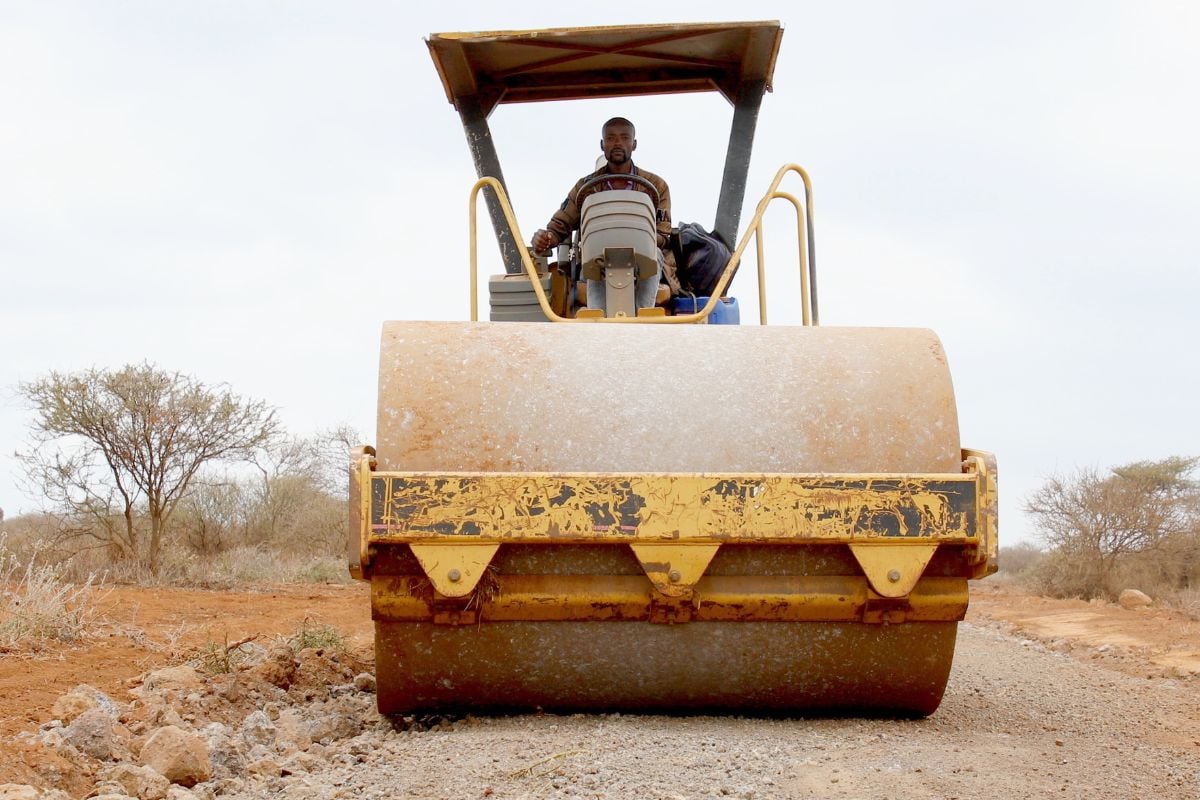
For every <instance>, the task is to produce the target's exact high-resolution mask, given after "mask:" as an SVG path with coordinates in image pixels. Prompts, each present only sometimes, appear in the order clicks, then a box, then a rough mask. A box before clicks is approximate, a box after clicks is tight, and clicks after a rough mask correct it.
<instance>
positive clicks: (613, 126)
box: [600, 117, 637, 171]
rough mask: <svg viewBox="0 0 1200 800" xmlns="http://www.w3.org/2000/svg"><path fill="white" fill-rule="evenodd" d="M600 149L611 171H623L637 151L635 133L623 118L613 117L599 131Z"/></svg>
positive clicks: (630, 124) (628, 122)
mask: <svg viewBox="0 0 1200 800" xmlns="http://www.w3.org/2000/svg"><path fill="white" fill-rule="evenodd" d="M600 132H601V136H602V138H601V139H600V149H601V150H603V151H604V158H605V159H606V160H607V161H608V166H609V167H610V168H612V169H620V170H622V171H623V170H624V169H625V168H626V167H627V165H628V164H629V162H630V160H631V159H632V158H633V151H634V150H636V149H637V131H636V130H635V129H634V127H633V123H632V122H630V121H629V120H627V119H625V118H624V117H613V118H612V119H610V120H609V121H608V122H606V123H604V127H603V128H601V130H600Z"/></svg>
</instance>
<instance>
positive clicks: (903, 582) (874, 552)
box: [850, 544, 938, 598]
mask: <svg viewBox="0 0 1200 800" xmlns="http://www.w3.org/2000/svg"><path fill="white" fill-rule="evenodd" d="M937 548H938V546H937V545H936V544H912V545H903V544H882V545H881V544H852V545H850V552H852V553H854V558H855V560H857V561H858V565H859V566H860V567H862V571H863V573H864V574H865V575H866V576H867V582H868V583H870V584H871V588H872V589H874V590H875V592H876V593H877V594H879V595H880V596H882V597H888V598H897V597H904V596H905V595H907V594H909V593H910V592H911V591H912V590H913V587H914V586H916V585H917V581H919V580H920V579H921V573H922V572H924V571H925V567H926V565H928V564H929V559H931V558H933V554H934V553H935V552H936V551H937Z"/></svg>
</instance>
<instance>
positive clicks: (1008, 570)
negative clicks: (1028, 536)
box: [1000, 542, 1046, 578]
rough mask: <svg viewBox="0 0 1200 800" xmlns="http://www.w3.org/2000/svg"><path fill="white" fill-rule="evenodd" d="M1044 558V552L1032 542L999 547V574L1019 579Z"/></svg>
mask: <svg viewBox="0 0 1200 800" xmlns="http://www.w3.org/2000/svg"><path fill="white" fill-rule="evenodd" d="M1045 557H1046V552H1045V551H1044V550H1042V548H1040V547H1038V546H1037V544H1035V543H1033V542H1017V543H1016V544H1011V545H1001V547H1000V572H1001V573H1002V574H1004V575H1007V576H1009V577H1013V578H1019V577H1021V576H1022V575H1024V574H1026V573H1028V572H1029V570H1031V569H1032V568H1033V567H1034V566H1035V565H1036V564H1037V563H1038V562H1039V561H1041V560H1042V559H1043V558H1045Z"/></svg>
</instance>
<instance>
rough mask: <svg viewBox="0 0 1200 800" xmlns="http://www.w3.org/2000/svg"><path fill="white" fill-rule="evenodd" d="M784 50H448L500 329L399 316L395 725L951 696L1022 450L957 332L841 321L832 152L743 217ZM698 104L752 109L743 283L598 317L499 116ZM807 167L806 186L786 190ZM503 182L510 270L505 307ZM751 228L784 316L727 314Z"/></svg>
mask: <svg viewBox="0 0 1200 800" xmlns="http://www.w3.org/2000/svg"><path fill="white" fill-rule="evenodd" d="M781 37H782V28H781V26H780V25H779V23H778V22H737V23H705V24H688V25H640V26H622V27H599V28H574V29H552V30H536V31H506V32H489V33H452V34H434V35H431V36H430V38H429V39H428V40H427V45H428V47H429V50H430V52H431V54H432V56H433V60H434V63H435V65H436V66H437V70H438V74H439V76H440V77H441V80H442V83H443V85H444V87H445V89H446V94H447V97H448V99H449V100H450V102H451V103H452V104H453V105H454V107H455V108H456V110H457V111H458V112H459V115H460V117H461V119H462V122H463V126H464V129H465V131H466V134H467V141H468V144H469V147H470V150H471V153H472V156H473V157H474V160H475V163H476V167H477V171H478V175H479V182H478V183H476V185H475V187H474V189H473V190H472V193H471V200H472V203H471V209H472V215H471V220H470V224H471V229H470V233H469V240H470V243H471V258H470V262H471V263H470V269H471V275H472V280H471V297H470V319H469V320H466V321H461V322H431V321H389V322H385V323H384V325H383V332H382V341H381V345H380V361H379V404H378V419H377V424H378V426H377V432H376V442H375V445H374V446H365V445H364V446H362V447H359V448H356V449H355V450H354V451H353V452H352V453H351V463H350V514H349V516H350V525H349V536H348V553H347V555H348V561H349V568H350V571H351V573H352V574H353V575H354V576H355V577H356V578H358V579H361V580H364V581H368V582H369V584H370V589H371V591H370V596H371V613H372V617H373V619H374V622H375V657H376V668H377V679H378V680H377V684H378V703H379V710H380V711H381V712H382V713H384V714H391V715H416V714H462V713H520V712H529V711H535V710H542V711H546V712H552V713H557V712H602V711H603V712H642V713H736V714H751V715H772V716H779V715H783V716H804V715H817V714H820V715H827V714H860V715H873V716H877V715H887V716H902V717H914V716H924V715H928V714H931V713H933V712H934V711H935V710H936V709H937V707H938V704H939V703H940V701H941V697H942V693H943V691H944V689H945V686H946V681H947V679H948V676H949V672H950V667H951V662H952V658H953V652H954V644H955V632H956V627H957V624H958V622H959V621H960V620H961V619H963V617H964V615H965V613H966V609H967V601H968V581H970V580H972V579H978V578H982V577H984V576H986V575H988V574H990V573H992V572H994V571H995V569H996V553H997V515H996V496H997V490H996V463H995V459H994V458H993V456H992V455H991V454H989V453H987V452H983V451H978V450H970V449H964V448H963V447H962V446H961V445H960V442H959V428H958V419H957V409H956V404H955V397H954V390H953V387H952V384H951V377H950V372H949V368H948V365H947V360H946V355H945V352H944V350H943V348H942V345H941V342H940V341H939V339H938V337H937V336H936V335H935V334H934V333H933V332H932V331H929V330H923V329H895V328H869V327H861V328H859V327H832V326H829V327H826V326H821V325H819V315H818V306H817V301H816V271H815V248H814V241H813V228H814V226H813V214H812V204H813V201H812V184H811V181H810V180H809V177H808V175H807V173H806V172H805V171H804V170H803V169H802V168H800V167H798V166H795V165H788V166H785V167H784V168H782V169H781V170H780V171H779V172H778V173H777V174H776V176H775V179H774V181H773V182H772V184H771V185H770V187H769V188H768V189H767V191H766V193H765V194H764V195H763V197H762V200H761V201H760V202H759V203H758V206H757V208H756V212H755V215H754V217H753V219H751V220H749V221H747V222H746V224H745V225H744V226H742V225H741V224H740V223H741V219H740V210H741V207H742V204H743V200H744V195H745V189H746V175H747V172H748V168H749V162H750V151H751V141H752V138H753V134H754V128H755V124H756V120H757V115H758V109H759V106H760V103H761V101H762V98H763V96H764V94H765V92H767V91H769V90H770V89H771V88H772V87H771V83H772V78H773V70H774V64H775V58H776V54H777V52H778V48H779V45H780V41H781ZM694 91H717V92H720V93H721V94H722V95H724V96H725V97H726V98H727V99H728V100H729V102H730V104H731V106H732V107H733V121H732V125H731V134H730V142H729V147H728V151H727V154H726V160H725V170H724V178H723V181H722V185H721V190H720V191H721V194H720V198H719V202H718V206H717V219H716V221H715V223H714V225H713V226H712V227H713V231H714V232H715V233H716V234H717V235H719V236H721V237H722V238H723V239H724V240H725V241H727V242H729V243H730V244H731V248H730V250H731V253H730V256H729V259H728V262H727V263H726V266H725V268H724V271H723V272H722V273H721V278H720V281H719V283H718V284H717V286H716V288H715V289H714V290H713V292H712V294H711V296H709V297H707V298H700V299H699V300H697V301H695V302H694V303H693V304H692V305H691V306H688V307H687V308H685V309H682V310H675V312H674V313H672V309H671V308H670V307H667V308H661V307H659V308H655V309H640V310H638V311H637V312H635V313H625V312H619V313H605V312H604V311H601V312H600V313H594V312H592V313H581V309H580V308H579V303H578V302H577V300H575V299H573V298H572V295H573V294H574V290H573V284H574V281H575V279H576V278H577V276H578V270H577V268H578V261H579V258H578V253H579V252H581V247H580V243H579V242H576V243H575V245H576V246H574V247H567V248H566V250H567V251H568V252H567V256H566V257H565V258H562V259H559V260H558V261H556V262H555V263H553V264H550V263H549V262H548V261H546V260H545V259H542V260H539V258H538V257H537V256H536V254H532V253H530V252H529V251H528V249H526V248H524V247H522V246H520V244H519V243H521V242H523V241H525V239H524V237H523V236H522V234H521V232H520V229H519V226H518V224H517V221H516V218H515V215H514V214H513V210H512V207H511V205H510V204H509V202H508V199H507V192H506V191H505V188H504V180H503V175H502V173H501V171H500V167H499V161H498V158H497V156H496V153H495V150H494V147H493V144H492V137H491V135H490V131H489V130H488V126H487V118H488V116H489V115H490V114H491V113H492V111H493V110H494V109H495V108H496V106H498V105H500V104H502V103H509V102H528V101H545V100H570V99H581V98H590V97H603V96H620V95H637V94H651V93H653V94H669V93H674V92H694ZM797 176H798V178H799V180H800V181H801V182H802V183H803V193H802V197H800V196H798V195H799V194H801V193H797V194H796V195H793V194H791V193H789V192H787V191H784V190H783V189H782V188H781V182H782V181H784V180H785V179H789V180H794V179H795V178H796V177H797ZM481 194H482V195H483V199H484V200H485V201H486V205H487V208H488V211H489V214H490V217H491V223H492V227H493V228H494V230H495V233H496V236H497V238H498V241H499V243H500V254H501V258H502V260H503V261H504V267H505V272H504V273H503V274H500V275H497V276H494V277H493V278H491V280H490V284H489V289H490V297H491V300H492V311H493V313H492V317H491V319H489V320H487V321H480V320H478V308H477V302H476V297H477V294H478V292H477V283H478V277H477V266H476V262H477V258H476V254H475V244H476V232H475V226H476V218H475V212H474V208H475V205H476V199H477V198H478V197H479V195H481ZM776 202H779V203H786V204H790V205H791V206H793V207H794V208H795V209H796V240H797V255H798V259H799V264H800V278H801V280H800V297H799V300H798V302H799V303H800V305H801V311H802V314H801V315H800V316H801V318H802V320H803V324H801V325H786V326H785V325H768V324H766V317H767V314H766V288H765V287H766V281H765V267H764V265H765V262H766V258H765V252H764V248H763V225H764V222H763V214H764V211H765V209H766V208H767V207H768V206H769V205H771V204H772V203H776ZM630 205H631V206H632V205H636V204H630ZM635 213H637V212H636V210H635ZM584 227H586V226H584ZM593 227H594V226H593ZM739 228H744V231H742V235H741V236H740V238H739V236H738V234H739ZM751 242H754V244H755V249H756V253H757V262H758V270H759V278H760V279H759V323H760V324H758V325H750V324H745V325H743V324H714V323H715V322H716V321H717V314H716V312H718V311H720V310H721V308H722V307H723V304H727V303H728V302H729V300H730V298H729V296H728V289H729V283H730V281H731V280H732V279H733V277H734V275H735V273H736V270H737V268H738V265H739V264H740V263H741V260H742V257H743V254H744V252H745V251H746V249H747V248H748V247H749V245H750V243H751ZM608 244H612V242H609V243H608ZM619 244H620V243H619V242H616V245H619ZM733 245H736V246H733ZM628 255H629V253H627V252H623V251H622V248H621V247H620V246H615V245H614V246H612V247H609V246H607V245H606V247H605V248H603V253H602V256H603V258H604V259H606V260H608V261H610V262H612V264H616V265H618V266H619V265H620V264H621V263H626V264H628V263H630V261H629V258H628ZM598 258H600V256H598ZM790 260H791V259H790V257H789V261H790ZM572 263H574V265H575V267H576V271H575V272H572V271H571V265H572ZM610 266H611V265H610ZM564 287H565V288H564ZM513 292H523V293H525V295H526V296H527V302H524V303H521V302H514V301H513V298H512V297H511V296H510V295H511V294H512V293H513ZM520 305H527V306H530V307H531V309H533V310H536V317H535V318H536V320H537V321H532V320H528V319H522V318H519V315H514V312H512V310H511V309H512V308H513V307H514V306H520ZM583 311H587V310H586V309H583ZM522 313H533V312H532V311H530V310H527V311H526V312H522ZM515 316H516V317H517V318H514V317H515ZM724 321H726V322H728V321H730V320H729V319H728V318H726V319H725V320H724ZM734 321H737V320H734Z"/></svg>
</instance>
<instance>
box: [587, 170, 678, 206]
mask: <svg viewBox="0 0 1200 800" xmlns="http://www.w3.org/2000/svg"><path fill="white" fill-rule="evenodd" d="M613 180H618V181H622V180H624V181H633V182H634V183H636V184H638V185H639V186H642V187H644V188H645V189H646V190H647V191H649V193H650V196H651V197H653V198H654V207H655V208H658V203H659V200H660V198H659V196H658V189H657V188H655V186H654V184H653V183H651V182H650V181H648V180H647V179H645V178H643V177H642V176H641V175H633V174H630V175H621V174H618V175H597V176H596V177H595V178H592V179H591V180H590V181H588V182H587V183H585V184H583V186H580V187H579V193H578V194H577V195H576V198H577V199H578V200H581V201H582V200H583V198H584V197H586V196H587V194H588V193H589V192H588V190H589V189H591V188H592V187H593V186H598V185H600V184H602V183H608V182H611V181H613ZM592 193H595V192H592Z"/></svg>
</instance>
